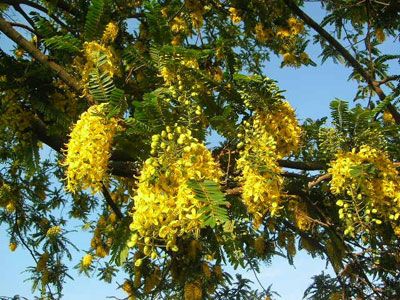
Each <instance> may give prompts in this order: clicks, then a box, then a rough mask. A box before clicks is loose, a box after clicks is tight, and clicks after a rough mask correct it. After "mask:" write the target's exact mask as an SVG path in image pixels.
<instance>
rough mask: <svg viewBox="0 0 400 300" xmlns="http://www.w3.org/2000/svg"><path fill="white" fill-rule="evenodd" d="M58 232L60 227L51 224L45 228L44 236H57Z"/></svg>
mask: <svg viewBox="0 0 400 300" xmlns="http://www.w3.org/2000/svg"><path fill="white" fill-rule="evenodd" d="M60 233H61V227H60V226H53V227H50V228H49V229H48V230H47V232H46V236H47V237H49V238H54V237H56V236H58V235H59V234H60Z"/></svg>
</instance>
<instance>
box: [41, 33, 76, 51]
mask: <svg viewBox="0 0 400 300" xmlns="http://www.w3.org/2000/svg"><path fill="white" fill-rule="evenodd" d="M44 42H45V44H46V46H47V47H49V48H50V49H54V50H62V51H66V52H68V53H71V54H75V53H77V52H79V51H80V48H81V46H82V45H81V42H80V40H79V39H77V38H75V37H73V36H72V35H71V34H66V35H61V36H60V35H56V36H53V37H51V38H48V39H45V40H44Z"/></svg>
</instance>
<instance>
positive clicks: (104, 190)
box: [102, 184, 124, 220]
mask: <svg viewBox="0 0 400 300" xmlns="http://www.w3.org/2000/svg"><path fill="white" fill-rule="evenodd" d="M102 193H103V196H104V199H106V202H107V204H108V205H109V206H110V207H111V209H112V210H113V212H114V213H115V215H116V216H117V218H118V219H120V220H121V219H122V218H123V217H124V215H123V214H122V212H121V210H120V209H119V207H118V206H117V205H116V204H115V202H114V201H113V199H112V198H111V195H110V192H109V191H108V189H107V187H106V186H105V185H104V184H102Z"/></svg>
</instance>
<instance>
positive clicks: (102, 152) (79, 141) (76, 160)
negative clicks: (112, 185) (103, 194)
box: [62, 103, 118, 194]
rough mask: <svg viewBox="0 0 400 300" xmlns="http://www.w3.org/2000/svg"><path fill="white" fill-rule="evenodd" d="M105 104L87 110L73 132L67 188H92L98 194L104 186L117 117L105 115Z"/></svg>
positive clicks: (70, 143)
mask: <svg viewBox="0 0 400 300" xmlns="http://www.w3.org/2000/svg"><path fill="white" fill-rule="evenodd" d="M106 105H107V104H105V103H103V104H100V105H94V106H92V107H90V108H89V109H88V110H87V111H86V112H84V113H83V114H82V115H81V117H80V119H79V120H78V122H77V123H76V124H75V126H74V128H73V129H72V131H71V133H70V140H69V142H68V144H67V150H66V151H67V154H66V157H65V160H64V162H63V163H62V165H63V166H66V167H67V172H66V173H67V176H66V177H67V178H66V180H67V190H68V191H70V192H76V191H77V190H81V189H86V188H91V189H92V193H93V194H95V193H97V192H99V191H101V189H102V183H103V180H104V178H105V177H107V176H106V174H107V167H108V160H109V157H110V151H111V143H112V140H113V137H114V134H115V132H116V130H117V127H118V125H117V120H116V119H115V118H111V119H108V118H107V117H106Z"/></svg>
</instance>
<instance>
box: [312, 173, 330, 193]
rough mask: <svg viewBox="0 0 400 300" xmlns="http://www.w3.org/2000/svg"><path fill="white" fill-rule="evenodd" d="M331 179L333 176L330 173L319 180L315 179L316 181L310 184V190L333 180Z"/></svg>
mask: <svg viewBox="0 0 400 300" xmlns="http://www.w3.org/2000/svg"><path fill="white" fill-rule="evenodd" d="M331 177H332V175H331V174H329V173H327V174H324V175H322V176H320V177H318V178H317V179H315V180H314V181H311V182H309V183H308V188H309V189H311V188H313V187H314V186H316V185H318V184H319V183H320V182H322V181H326V180H329V179H331Z"/></svg>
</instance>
